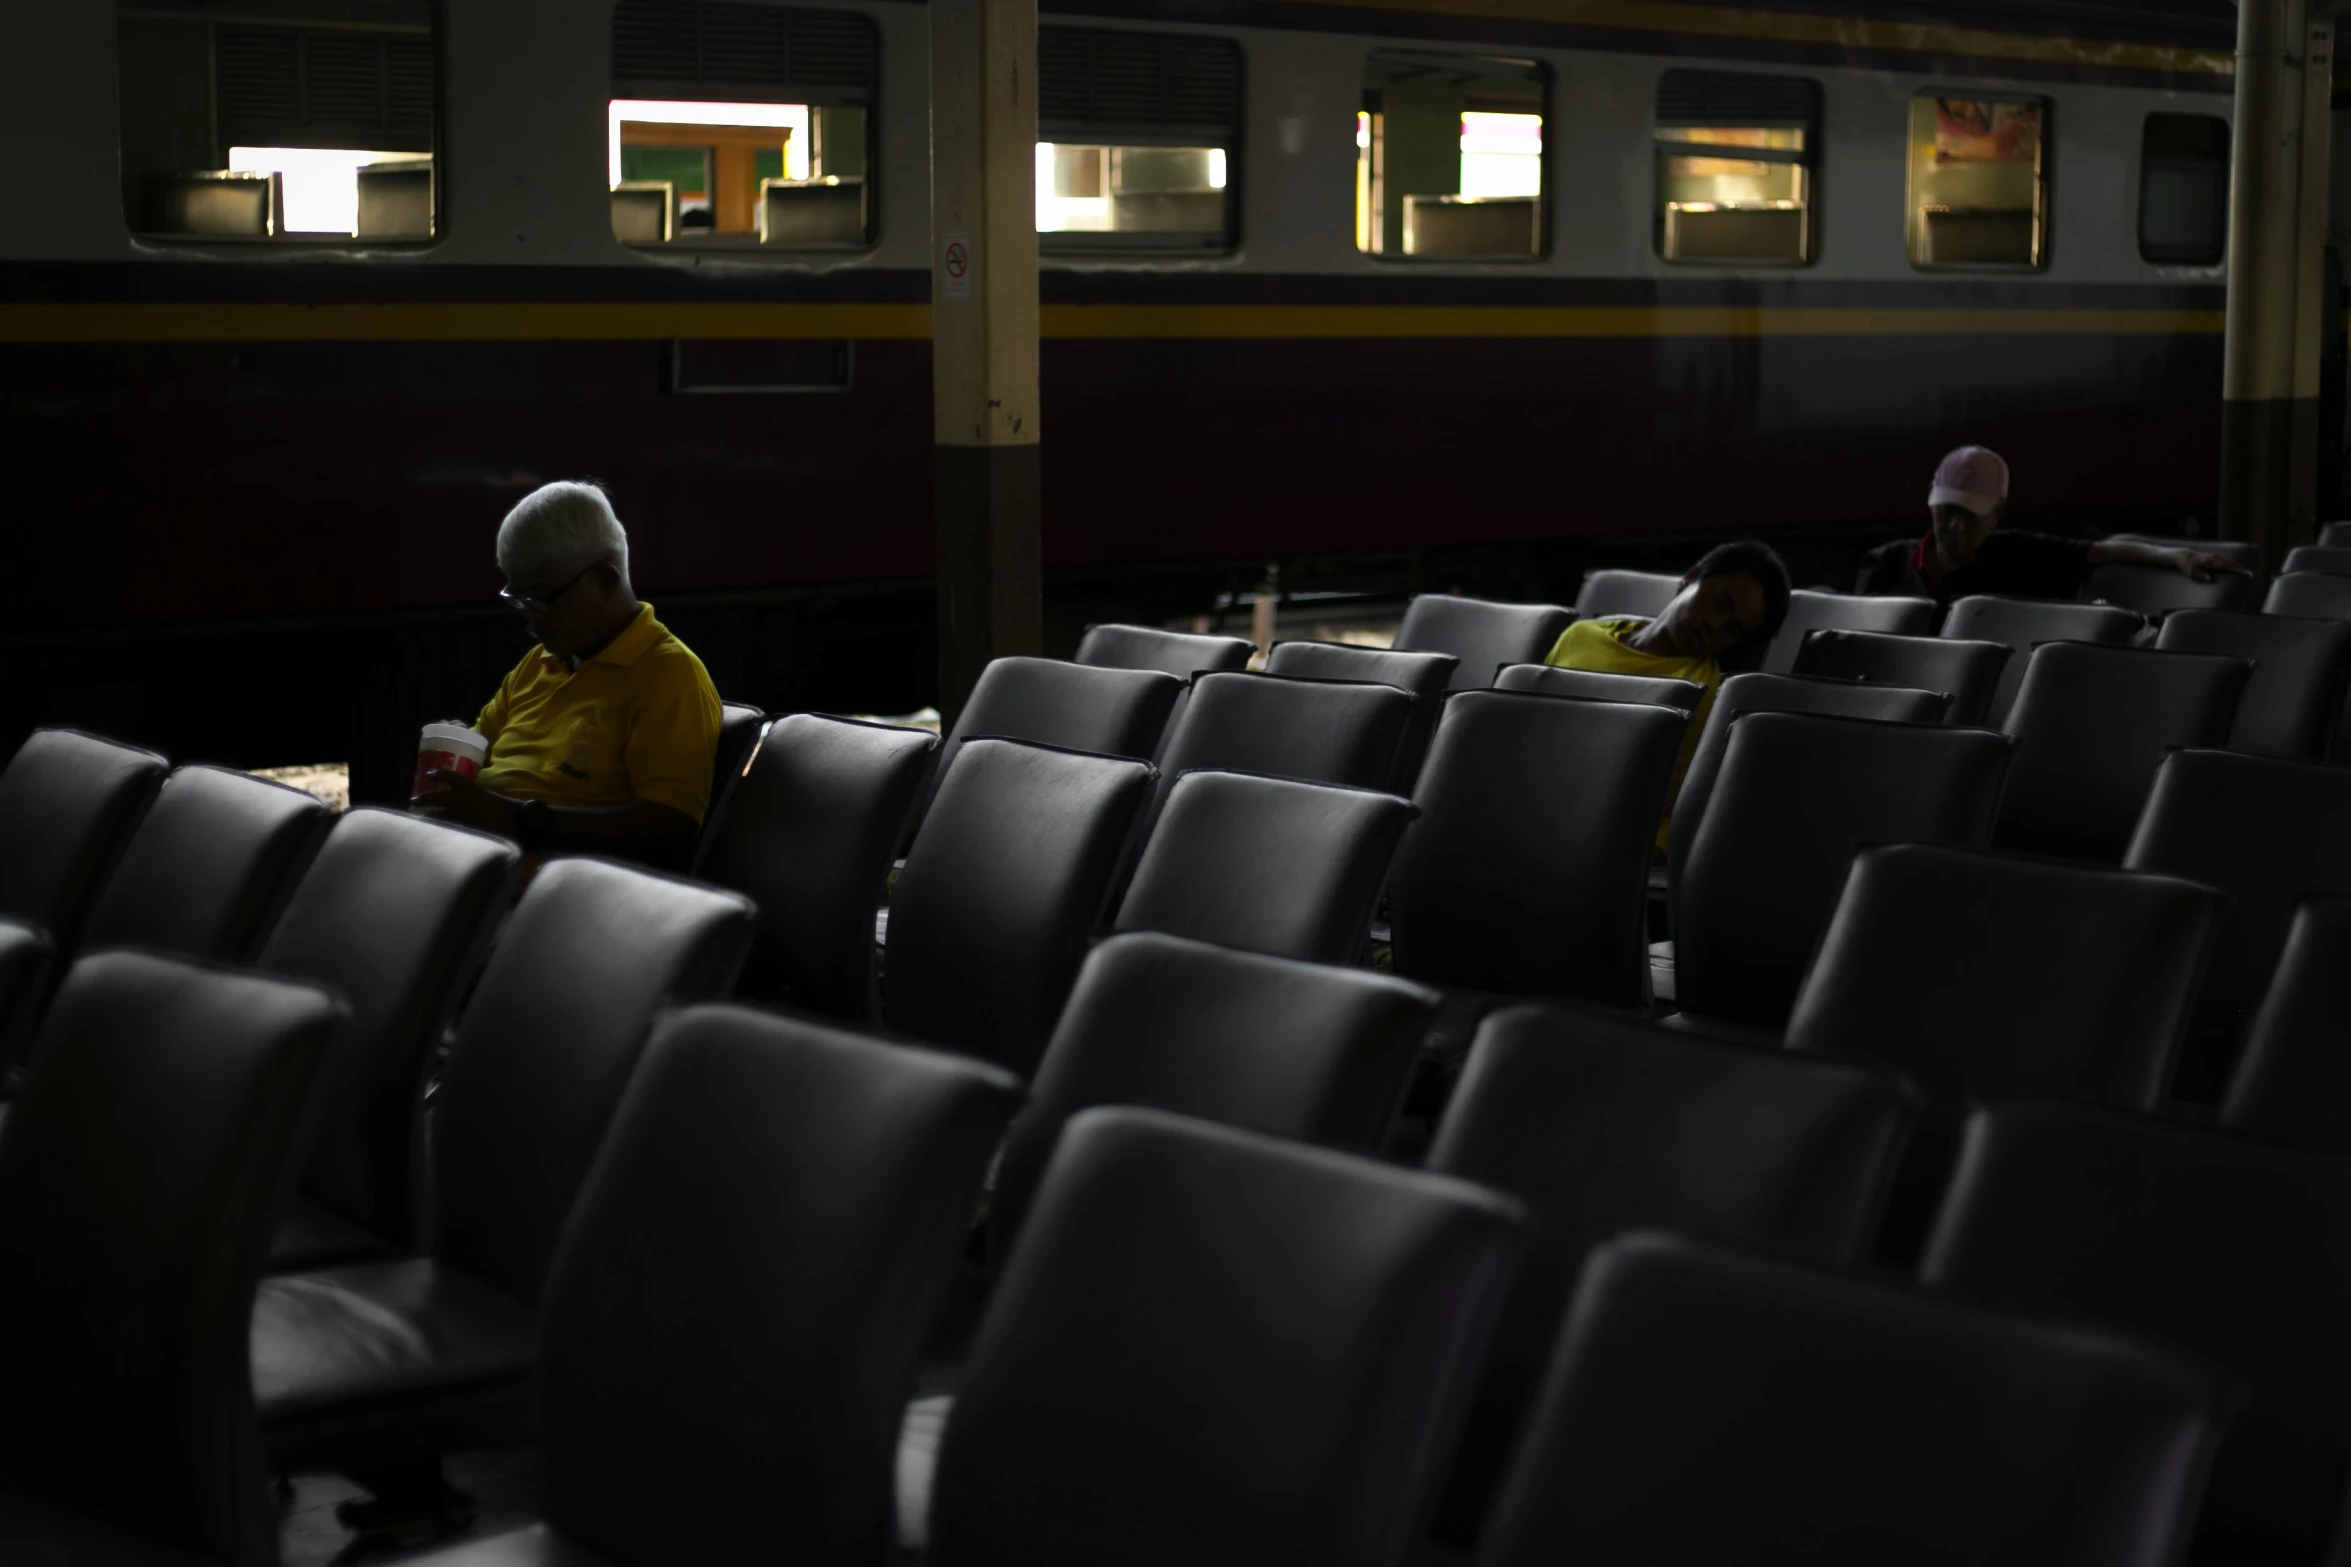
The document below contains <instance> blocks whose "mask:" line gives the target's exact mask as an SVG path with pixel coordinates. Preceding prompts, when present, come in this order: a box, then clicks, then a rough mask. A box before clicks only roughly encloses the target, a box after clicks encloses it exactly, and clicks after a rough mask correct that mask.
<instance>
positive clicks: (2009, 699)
mask: <svg viewBox="0 0 2351 1567" xmlns="http://www.w3.org/2000/svg"><path fill="white" fill-rule="evenodd" d="M2141 625H2142V622H2141V620H2140V619H2139V617H2138V616H2137V615H2135V614H2133V613H2132V612H2131V611H2129V610H2127V609H2116V608H2115V607H2114V606H2113V605H2111V604H2061V603H2057V602H2054V601H2051V600H2047V599H2004V598H1994V597H1992V596H1991V595H1989V594H1982V593H1978V594H1972V595H1970V596H1969V597H1967V598H1963V599H1961V600H1960V601H1959V602H1958V603H1956V604H1953V605H1952V606H1951V612H1950V613H1949V614H1948V615H1945V616H1944V617H1943V628H1942V631H1941V633H1940V634H1941V635H1943V636H1946V637H1951V638H1954V639H1956V640H1958V641H1962V642H2000V643H2005V644H2006V645H2007V646H2008V648H2009V649H2010V650H2011V652H2012V653H2013V655H2014V656H2013V657H2011V658H2010V659H2009V660H2008V663H2007V664H2006V665H2005V666H2004V667H2003V668H2002V669H2001V671H2000V682H1999V684H1997V685H1995V686H1994V687H1993V688H1992V700H1991V702H1990V704H1989V705H1988V706H1986V707H1985V709H1984V715H1983V721H1984V722H1985V723H1987V724H1990V725H1992V726H1993V727H1994V728H1997V727H1999V726H2000V725H2001V724H2003V723H2005V722H2006V721H2007V719H2008V709H2009V708H2010V707H2012V706H2014V705H2015V703H2016V694H2017V692H2018V690H2019V689H2020V688H2022V687H2023V685H2024V674H2025V666H2026V665H2027V664H2028V663H2029V662H2030V661H2031V658H2032V652H2033V649H2034V648H2036V647H2039V646H2040V645H2041V644H2042V643H2044V642H2101V643H2106V644H2108V645H2110V646H2115V647H2120V646H2124V645H2127V644H2128V643H2130V642H2131V641H2132V640H2133V639H2135V638H2136V637H2137V636H2138V634H2139V628H2140V626H2141Z"/></svg>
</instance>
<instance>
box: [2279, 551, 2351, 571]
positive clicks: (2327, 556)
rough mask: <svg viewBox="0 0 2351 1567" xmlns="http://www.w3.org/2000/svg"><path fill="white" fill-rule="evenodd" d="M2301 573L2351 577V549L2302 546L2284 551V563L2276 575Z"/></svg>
mask: <svg viewBox="0 0 2351 1567" xmlns="http://www.w3.org/2000/svg"><path fill="white" fill-rule="evenodd" d="M2301 572H2317V573H2320V574H2323V575H2325V576H2329V577H2351V549H2344V548H2336V547H2329V546H2327V545H2320V544H2303V545H2299V546H2297V547H2295V548H2293V549H2290V550H2288V551H2286V563H2285V564H2284V565H2282V566H2280V567H2279V568H2278V575H2279V576H2281V577H2291V576H2294V575H2296V574H2297V573H2301Z"/></svg>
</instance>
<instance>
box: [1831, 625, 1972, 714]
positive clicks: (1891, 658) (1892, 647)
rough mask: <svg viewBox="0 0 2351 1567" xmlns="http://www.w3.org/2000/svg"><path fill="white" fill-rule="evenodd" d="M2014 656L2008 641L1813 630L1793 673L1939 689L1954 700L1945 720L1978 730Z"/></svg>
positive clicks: (1885, 684) (1922, 688)
mask: <svg viewBox="0 0 2351 1567" xmlns="http://www.w3.org/2000/svg"><path fill="white" fill-rule="evenodd" d="M2014 656H2015V654H2014V652H2013V650H2012V649H2010V647H2009V646H2008V644H2007V643H2005V642H1965V641H1961V640H1958V639H1957V638H1953V637H1928V636H1917V637H1899V636H1892V635H1889V634H1887V633H1884V632H1878V631H1839V630H1827V631H1815V632H1812V633H1810V634H1808V635H1807V636H1806V637H1805V638H1804V644H1803V646H1802V647H1800V648H1798V649H1797V650H1796V661H1795V664H1794V666H1793V668H1792V670H1791V673H1794V674H1799V675H1814V676H1818V677H1820V678H1822V679H1826V680H1855V681H1862V682H1865V683H1867V684H1869V685H1874V686H1893V687H1895V688H1897V689H1904V690H1913V691H1939V692H1941V693H1942V694H1943V695H1945V696H1947V697H1949V698H1950V699H1951V705H1950V706H1949V707H1948V708H1947V709H1945V711H1944V714H1943V722H1945V723H1947V724H1959V725H1962V726H1964V727H1967V728H1974V727H1975V726H1977V725H1979V724H1981V723H1982V722H1983V721H1984V714H1985V713H1986V711H1988V710H1989V709H1990V707H1991V705H1992V692H1993V691H1994V690H1995V689H1996V688H1997V687H1998V686H1999V684H2000V674H2001V671H2002V670H2004V669H2006V668H2007V667H2008V664H2009V661H2010V660H2011V659H2012V658H2013V657H2014Z"/></svg>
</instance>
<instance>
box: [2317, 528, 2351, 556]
mask: <svg viewBox="0 0 2351 1567" xmlns="http://www.w3.org/2000/svg"><path fill="white" fill-rule="evenodd" d="M2318 542H2319V547H2320V548H2322V549H2330V550H2351V522H2330V523H2327V524H2325V525H2323V526H2322V527H2320V529H2319V530H2318Z"/></svg>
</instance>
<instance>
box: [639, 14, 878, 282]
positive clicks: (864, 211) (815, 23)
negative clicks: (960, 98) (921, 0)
mask: <svg viewBox="0 0 2351 1567" xmlns="http://www.w3.org/2000/svg"><path fill="white" fill-rule="evenodd" d="M878 54H879V42H878V40H877V38H876V36H875V31H874V25H873V23H872V22H871V21H870V20H868V19H867V18H865V17H862V16H859V15H857V14H856V13H854V12H850V11H814V10H804V9H801V8H799V7H795V6H782V5H766V4H750V3H741V0H621V3H620V4H619V5H617V6H615V7H614V8H613V12H612V74H613V83H612V100H611V102H610V104H609V105H608V106H607V119H606V126H605V132H606V148H605V151H606V166H607V171H608V173H609V175H610V180H611V186H612V232H613V236H614V237H615V238H616V239H619V240H621V241H623V242H625V243H628V244H632V245H690V246H696V247H717V248H722V249H725V248H749V249H755V248H757V247H759V246H762V245H767V246H777V247H782V248H785V249H792V250H811V249H814V250H824V249H843V248H854V247H858V246H863V245H866V244H868V243H870V242H871V241H872V237H873V216H874V202H873V196H872V190H871V182H870V180H869V178H868V176H869V172H870V170H871V168H872V162H873V160H872V152H871V138H872V133H873V115H872V113H871V110H872V104H873V97H874V84H875V75H876V60H877V57H878Z"/></svg>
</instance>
